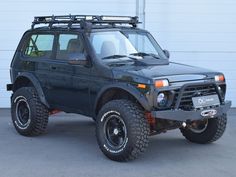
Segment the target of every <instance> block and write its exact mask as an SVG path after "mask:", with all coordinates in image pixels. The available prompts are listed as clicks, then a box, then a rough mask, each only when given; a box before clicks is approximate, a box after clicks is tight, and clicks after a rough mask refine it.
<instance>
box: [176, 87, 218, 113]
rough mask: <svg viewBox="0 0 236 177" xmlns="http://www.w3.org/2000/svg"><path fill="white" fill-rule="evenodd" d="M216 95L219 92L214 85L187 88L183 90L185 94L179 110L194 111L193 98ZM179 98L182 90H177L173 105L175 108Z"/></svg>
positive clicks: (181, 99)
mask: <svg viewBox="0 0 236 177" xmlns="http://www.w3.org/2000/svg"><path fill="white" fill-rule="evenodd" d="M214 94H217V92H216V88H215V86H214V85H213V84H209V85H191V86H187V87H186V88H185V89H184V90H183V94H182V96H181V98H180V104H179V108H180V109H183V110H192V109H193V108H194V107H193V102H192V97H196V96H207V95H214ZM179 96H180V89H176V90H175V97H174V101H173V104H172V105H173V106H175V105H176V103H177V100H178V98H179Z"/></svg>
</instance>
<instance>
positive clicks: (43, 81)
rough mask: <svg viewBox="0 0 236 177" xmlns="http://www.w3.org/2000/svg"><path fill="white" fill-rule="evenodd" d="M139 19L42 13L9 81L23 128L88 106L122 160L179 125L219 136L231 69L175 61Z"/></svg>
mask: <svg viewBox="0 0 236 177" xmlns="http://www.w3.org/2000/svg"><path fill="white" fill-rule="evenodd" d="M137 24H138V18H137V17H128V16H123V17H120V16H92V15H91V16H88V15H68V16H42V17H35V19H34V21H33V24H32V28H31V29H30V30H28V31H26V32H25V34H24V35H23V37H22V39H21V41H20V43H19V46H18V48H17V50H16V52H15V55H14V57H13V60H12V63H11V72H10V73H11V81H12V84H8V85H7V90H9V91H12V92H13V94H12V97H11V113H12V120H13V124H14V126H15V128H16V130H17V131H18V132H19V133H20V134H21V135H24V136H35V135H39V134H41V133H43V132H44V131H45V129H46V127H47V123H48V117H49V115H51V114H53V113H55V112H57V111H63V112H66V113H78V114H83V115H86V116H89V117H92V118H93V119H94V120H95V121H96V137H97V141H98V144H99V147H100V149H101V150H102V152H103V153H104V154H105V155H106V156H107V157H108V158H110V159H112V160H116V161H128V160H132V159H135V158H136V157H137V156H138V155H139V154H140V153H141V152H143V151H144V150H145V149H146V148H147V146H148V137H149V136H150V135H155V134H159V133H163V132H166V131H167V130H172V129H176V128H178V129H180V131H181V133H182V134H183V136H184V137H185V138H186V139H187V140H189V141H191V142H195V143H202V144H204V143H210V142H213V141H216V140H217V139H219V138H220V137H221V136H222V134H223V133H224V131H225V128H226V122H227V117H226V112H227V110H228V109H229V108H230V106H231V102H230V101H225V92H226V83H225V78H224V75H223V74H222V73H220V72H214V71H211V70H208V69H202V68H198V67H192V66H188V65H184V64H179V63H174V62H170V61H169V52H168V51H167V50H162V49H161V47H160V46H159V45H158V43H157V42H156V41H155V39H154V38H153V37H152V36H151V34H150V33H149V32H147V31H146V30H142V29H139V28H137ZM35 25H38V27H37V28H35Z"/></svg>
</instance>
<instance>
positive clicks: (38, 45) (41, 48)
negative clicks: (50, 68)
mask: <svg viewBox="0 0 236 177" xmlns="http://www.w3.org/2000/svg"><path fill="white" fill-rule="evenodd" d="M53 41H54V35H52V34H33V35H32V36H31V37H30V39H29V41H28V44H27V46H26V48H25V51H24V54H25V56H29V57H35V58H37V57H43V58H50V57H51V55H52V49H53Z"/></svg>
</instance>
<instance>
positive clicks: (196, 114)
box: [151, 101, 231, 122]
mask: <svg viewBox="0 0 236 177" xmlns="http://www.w3.org/2000/svg"><path fill="white" fill-rule="evenodd" d="M230 107H231V101H225V103H224V104H221V105H220V106H218V107H215V108H210V109H203V110H196V111H195V110H194V111H184V110H180V109H177V110H164V111H152V112H151V114H152V116H153V117H155V118H160V119H168V120H177V121H183V122H184V121H189V120H190V121H192V120H200V119H204V118H213V117H219V116H221V115H223V114H226V112H227V111H228V110H229V109H230ZM208 110H209V112H210V111H214V116H207V115H205V116H203V115H202V113H203V111H208ZM209 115H210V114H209Z"/></svg>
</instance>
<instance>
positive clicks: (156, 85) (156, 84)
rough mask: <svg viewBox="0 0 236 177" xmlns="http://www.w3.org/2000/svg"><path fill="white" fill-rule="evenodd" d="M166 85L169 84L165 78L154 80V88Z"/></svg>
mask: <svg viewBox="0 0 236 177" xmlns="http://www.w3.org/2000/svg"><path fill="white" fill-rule="evenodd" d="M166 86H169V81H168V80H167V79H163V80H157V81H155V87H156V88H161V87H166Z"/></svg>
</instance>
